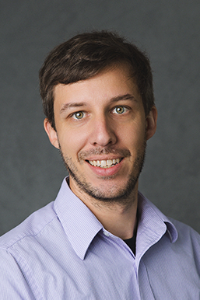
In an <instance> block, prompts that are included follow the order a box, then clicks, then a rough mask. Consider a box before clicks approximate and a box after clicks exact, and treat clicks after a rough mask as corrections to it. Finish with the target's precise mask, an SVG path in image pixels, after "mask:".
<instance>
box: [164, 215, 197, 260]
mask: <svg viewBox="0 0 200 300" xmlns="http://www.w3.org/2000/svg"><path fill="white" fill-rule="evenodd" d="M169 219H170V220H171V222H172V223H173V224H174V226H175V227H176V229H177V232H178V239H177V242H178V243H179V244H181V245H185V246H188V247H189V246H190V247H193V248H194V249H197V250H198V252H199V254H200V251H199V250H200V234H199V233H198V232H197V231H195V230H194V229H193V228H192V227H190V226H188V225H186V224H184V223H182V222H180V221H177V220H174V219H172V218H169Z"/></svg>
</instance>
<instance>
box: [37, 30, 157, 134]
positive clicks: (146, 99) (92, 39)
mask: <svg viewBox="0 0 200 300" xmlns="http://www.w3.org/2000/svg"><path fill="white" fill-rule="evenodd" d="M120 62H125V63H127V64H128V65H129V66H130V70H131V76H132V77H133V78H134V80H135V82H136V84H137V86H138V89H139V93H140V95H141V97H142V101H143V106H144V110H145V113H146V115H148V113H149V112H150V110H151V108H152V106H153V105H154V95H153V83H152V72H151V67H150V63H149V59H148V57H147V56H146V54H145V53H143V52H142V51H140V50H139V49H138V48H137V47H136V46H135V45H133V44H131V43H128V42H127V41H126V40H125V39H124V38H122V37H120V36H118V35H117V34H116V33H113V32H108V31H95V32H90V33H83V34H79V35H76V36H74V37H73V38H71V39H70V40H68V41H66V42H64V43H62V44H61V45H59V46H57V47H56V48H55V49H54V50H52V51H51V52H50V54H49V55H48V56H47V58H46V60H45V62H44V64H43V66H42V68H41V70H40V73H39V77H40V94H41V97H42V101H43V109H44V113H45V115H46V117H47V118H48V120H49V122H50V123H51V125H52V127H53V128H54V129H55V121H54V87H55V86H56V85H57V84H59V83H62V84H69V83H73V82H77V81H79V80H84V79H88V78H90V77H92V76H94V75H96V74H98V73H99V72H100V71H102V70H103V69H105V68H106V67H109V66H111V65H114V64H117V63H120Z"/></svg>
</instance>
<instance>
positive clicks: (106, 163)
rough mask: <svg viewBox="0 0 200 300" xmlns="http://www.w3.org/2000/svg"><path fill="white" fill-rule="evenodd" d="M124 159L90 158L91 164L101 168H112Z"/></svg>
mask: <svg viewBox="0 0 200 300" xmlns="http://www.w3.org/2000/svg"><path fill="white" fill-rule="evenodd" d="M121 160H122V159H120V158H116V159H108V160H88V162H89V164H90V165H92V166H94V167H100V168H104V169H106V168H111V167H113V166H115V165H117V164H119V163H120V161H121Z"/></svg>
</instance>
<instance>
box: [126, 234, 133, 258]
mask: <svg viewBox="0 0 200 300" xmlns="http://www.w3.org/2000/svg"><path fill="white" fill-rule="evenodd" d="M124 242H125V243H126V244H127V245H128V246H129V248H131V250H132V251H133V253H134V254H135V235H133V237H132V238H131V239H127V240H124Z"/></svg>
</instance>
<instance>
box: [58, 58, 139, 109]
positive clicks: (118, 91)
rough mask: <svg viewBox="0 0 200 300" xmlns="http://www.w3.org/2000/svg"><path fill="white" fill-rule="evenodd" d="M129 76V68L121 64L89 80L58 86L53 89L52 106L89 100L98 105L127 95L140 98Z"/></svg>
mask: <svg viewBox="0 0 200 300" xmlns="http://www.w3.org/2000/svg"><path fill="white" fill-rule="evenodd" d="M130 74H131V73H130V68H129V67H128V66H127V65H125V64H121V65H118V66H111V67H108V68H106V69H104V70H103V71H101V72H100V73H99V74H97V75H95V76H93V77H91V78H89V79H85V80H81V81H78V82H75V83H70V84H67V85H65V84H58V85H56V86H55V88H54V105H56V106H57V105H59V104H60V105H62V104H63V102H65V103H68V102H71V101H76V102H78V101H86V102H90V101H91V100H92V103H96V104H98V103H99V101H100V102H102V101H109V100H110V99H111V98H113V97H117V96H120V95H123V94H124V95H125V94H127V93H133V94H134V96H135V97H140V95H139V92H138V88H137V85H136V82H135V80H134V78H132V77H131V75H130Z"/></svg>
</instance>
